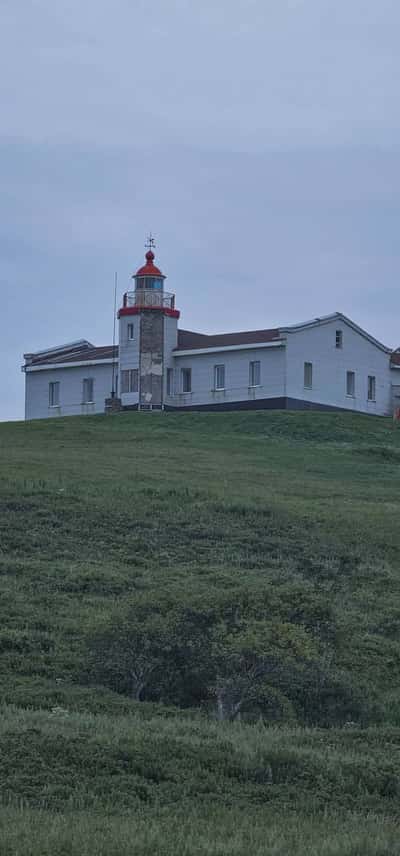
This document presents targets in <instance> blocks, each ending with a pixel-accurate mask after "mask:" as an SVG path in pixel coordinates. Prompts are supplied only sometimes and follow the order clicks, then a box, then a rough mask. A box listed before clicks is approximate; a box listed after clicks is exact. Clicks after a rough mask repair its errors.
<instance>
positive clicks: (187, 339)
mask: <svg viewBox="0 0 400 856" xmlns="http://www.w3.org/2000/svg"><path fill="white" fill-rule="evenodd" d="M280 338H281V335H280V330H278V329H277V328H271V329H269V330H242V331H240V332H238V333H217V334H210V335H207V334H206V333H194V332H192V330H178V347H177V348H175V350H176V351H190V350H194V349H195V348H220V347H221V348H224V347H228V346H229V345H256V344H260V343H261V342H276V341H279V339H280Z"/></svg>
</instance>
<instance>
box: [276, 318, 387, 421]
mask: <svg viewBox="0 0 400 856" xmlns="http://www.w3.org/2000/svg"><path fill="white" fill-rule="evenodd" d="M336 330H341V331H342V335H343V347H342V348H336ZM389 359H390V358H389V354H388V353H386V352H385V351H382V350H381V349H380V348H378V347H377V346H376V345H374V344H373V343H372V342H370V341H369V340H368V339H366V338H365V337H364V336H362V335H361V334H360V333H357V331H356V330H354V329H353V328H352V327H350V326H349V325H347V324H346V323H345V322H343V321H341V320H334V321H330V322H329V323H326V324H321V325H319V326H316V327H309V328H306V329H304V330H297V331H295V332H288V333H287V345H286V392H285V394H286V396H287V397H288V398H289V399H296V400H298V401H305V402H310V403H318V404H324V405H330V406H332V407H340V408H344V409H348V410H357V411H360V412H363V413H372V414H374V413H375V414H377V415H385V414H390V413H391V382H392V380H391V371H390V364H389ZM305 362H311V363H312V365H313V378H312V389H308V388H305V387H304V363H305ZM347 371H354V372H355V397H354V398H353V397H350V396H348V395H347V394H346V373H347ZM368 375H372V376H374V377H375V378H376V401H375V402H372V401H368V399H367V394H368V393H367V390H368Z"/></svg>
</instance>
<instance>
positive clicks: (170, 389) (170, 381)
mask: <svg viewBox="0 0 400 856" xmlns="http://www.w3.org/2000/svg"><path fill="white" fill-rule="evenodd" d="M173 394H174V370H173V369H167V395H173Z"/></svg>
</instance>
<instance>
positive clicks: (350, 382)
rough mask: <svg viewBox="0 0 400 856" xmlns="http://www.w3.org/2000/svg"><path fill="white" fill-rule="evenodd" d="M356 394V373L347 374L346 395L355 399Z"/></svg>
mask: <svg viewBox="0 0 400 856" xmlns="http://www.w3.org/2000/svg"><path fill="white" fill-rule="evenodd" d="M355 394H356V376H355V373H354V372H347V374H346V395H350V397H351V398H354V397H355Z"/></svg>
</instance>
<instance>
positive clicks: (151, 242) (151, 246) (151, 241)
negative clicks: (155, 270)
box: [145, 232, 156, 250]
mask: <svg viewBox="0 0 400 856" xmlns="http://www.w3.org/2000/svg"><path fill="white" fill-rule="evenodd" d="M155 246H156V242H155V240H154V238H153V235H152V233H151V232H150V235H149V237H148V238H147V241H146V243H145V247H146V249H148V250H154V249H155Z"/></svg>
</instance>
